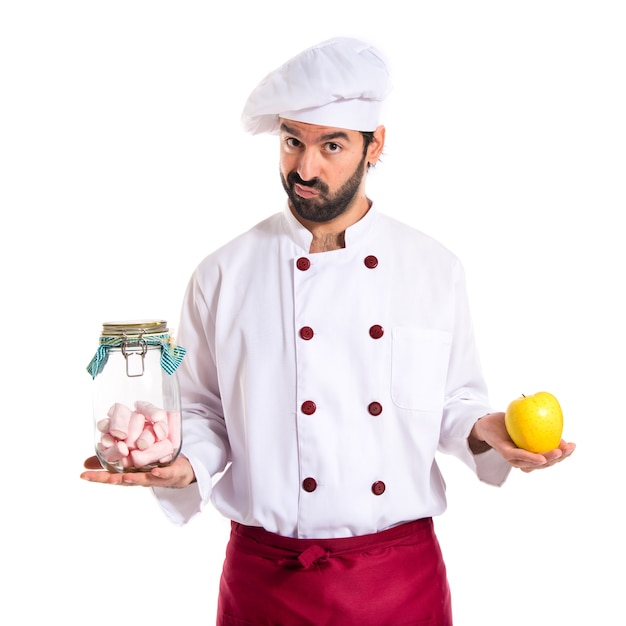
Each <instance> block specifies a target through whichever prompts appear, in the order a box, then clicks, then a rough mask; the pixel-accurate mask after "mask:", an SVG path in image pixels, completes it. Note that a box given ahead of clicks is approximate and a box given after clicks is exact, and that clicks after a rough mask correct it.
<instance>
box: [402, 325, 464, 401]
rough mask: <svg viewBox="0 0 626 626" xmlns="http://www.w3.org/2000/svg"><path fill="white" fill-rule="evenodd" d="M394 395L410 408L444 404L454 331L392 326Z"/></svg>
mask: <svg viewBox="0 0 626 626" xmlns="http://www.w3.org/2000/svg"><path fill="white" fill-rule="evenodd" d="M392 332H393V337H392V347H391V397H392V399H393V401H394V403H395V404H396V405H397V406H398V407H400V408H402V409H409V410H411V411H425V412H440V411H441V410H442V408H443V403H444V396H445V390H446V378H447V374H448V362H449V359H450V348H451V346H452V335H451V333H449V332H446V331H443V330H430V329H425V328H414V327H407V326H401V327H397V328H394V329H393V331H392Z"/></svg>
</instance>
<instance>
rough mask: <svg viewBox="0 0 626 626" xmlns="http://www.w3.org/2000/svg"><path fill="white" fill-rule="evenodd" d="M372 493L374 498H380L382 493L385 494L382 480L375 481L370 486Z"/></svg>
mask: <svg viewBox="0 0 626 626" xmlns="http://www.w3.org/2000/svg"><path fill="white" fill-rule="evenodd" d="M372 493H373V494H374V495H375V496H380V495H382V494H383V493H385V483H384V482H383V481H382V480H377V481H376V482H375V483H374V484H373V485H372Z"/></svg>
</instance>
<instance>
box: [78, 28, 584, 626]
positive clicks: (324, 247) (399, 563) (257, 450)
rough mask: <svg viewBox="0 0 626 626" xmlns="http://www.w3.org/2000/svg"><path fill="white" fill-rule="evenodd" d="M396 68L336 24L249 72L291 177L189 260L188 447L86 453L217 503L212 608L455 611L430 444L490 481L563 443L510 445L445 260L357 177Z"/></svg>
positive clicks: (534, 463) (169, 500) (132, 477)
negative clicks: (275, 63) (250, 220)
mask: <svg viewBox="0 0 626 626" xmlns="http://www.w3.org/2000/svg"><path fill="white" fill-rule="evenodd" d="M390 89H391V86H390V80H389V72H388V68H387V64H386V62H385V60H384V58H383V56H382V55H381V54H380V52H379V51H377V50H376V49H375V48H374V47H372V46H371V45H369V44H367V43H365V42H362V41H359V40H355V39H351V38H341V37H340V38H335V39H331V40H328V41H324V42H322V43H321V44H319V45H316V46H313V47H311V48H309V49H307V50H305V51H304V52H302V53H301V54H298V55H297V56H295V57H294V58H292V59H290V60H289V61H287V62H286V63H285V64H284V65H282V66H281V67H279V68H277V69H276V70H275V71H273V72H271V73H270V74H269V75H268V76H266V78H265V79H264V80H262V81H261V83H260V84H259V85H258V86H257V87H256V88H255V89H254V90H253V91H252V93H251V95H250V97H249V99H248V101H247V103H246V105H245V108H244V111H243V116H242V120H243V125H244V128H245V129H246V130H247V131H248V132H251V133H253V134H256V133H272V134H275V135H277V139H278V144H279V163H280V178H281V182H282V185H283V188H284V190H285V193H286V197H287V198H286V203H285V206H284V207H283V208H282V210H278V212H276V213H275V214H273V215H270V216H269V217H267V219H265V220H264V221H262V222H261V223H259V224H258V225H256V226H254V227H253V228H252V229H250V230H249V231H248V232H245V233H243V234H241V235H240V236H238V237H237V238H235V239H234V240H233V241H231V242H229V243H227V244H226V245H224V246H223V247H221V248H220V249H218V250H215V251H214V252H212V253H211V254H209V256H207V257H206V258H205V259H204V260H203V261H202V262H201V263H200V264H199V266H198V267H197V269H196V270H195V272H194V273H193V275H192V277H191V280H190V282H189V286H188V289H187V292H186V295H185V299H184V303H183V307H182V314H181V319H180V323H179V335H178V341H179V343H180V344H181V345H182V346H184V347H185V349H186V350H187V354H186V357H185V359H184V361H183V363H182V365H181V367H180V369H179V376H180V381H181V394H182V400H183V415H184V434H183V448H182V453H181V456H180V457H179V458H178V459H177V461H176V462H175V463H174V464H172V465H171V466H169V467H164V468H156V469H154V470H152V471H151V472H150V473H146V474H128V475H121V476H120V475H114V474H107V473H106V472H97V471H87V472H85V473H84V474H83V477H84V478H86V479H88V480H95V481H99V482H111V483H124V484H140V485H145V486H151V487H152V488H153V489H154V493H155V494H156V496H157V498H158V501H159V503H160V505H161V507H162V509H163V511H164V512H165V514H166V515H167V516H169V518H170V519H171V520H172V521H173V522H175V523H177V524H184V523H186V522H187V521H188V520H189V519H191V517H193V516H194V515H196V514H197V513H199V512H200V511H201V510H202V509H203V507H204V506H205V505H206V504H207V503H209V502H211V503H212V504H213V505H214V506H215V507H216V508H217V509H218V510H219V511H220V512H221V513H222V514H223V515H225V516H226V517H227V518H228V519H230V520H232V532H231V538H230V541H229V544H228V547H227V554H226V559H225V563H224V569H223V574H222V579H221V582H220V593H219V606H218V619H217V623H218V624H220V625H229V624H284V625H286V626H306V625H308V624H311V625H318V624H320V625H321V624H329V625H330V624H336V625H338V626H352V625H354V626H387V625H388V626H401V625H402V624H417V623H429V624H439V625H448V624H452V616H451V602H450V590H449V586H448V581H447V578H446V571H445V565H444V561H443V557H442V554H441V550H440V547H439V544H438V542H437V538H436V534H435V531H434V524H433V518H435V517H436V516H439V515H441V514H442V513H443V512H444V511H445V508H446V496H445V484H444V480H443V478H442V475H441V473H440V470H439V468H438V466H437V462H436V460H435V454H436V453H437V452H438V451H439V452H443V453H447V454H451V455H454V456H456V457H458V458H459V459H460V460H461V461H462V462H463V463H465V464H466V465H467V466H468V468H469V469H470V470H472V471H473V472H475V473H476V475H477V477H478V478H479V479H480V480H481V481H483V482H485V483H489V484H492V485H501V484H502V483H503V482H504V481H505V480H506V478H507V475H508V474H509V472H510V470H511V467H518V468H521V469H522V470H524V471H532V470H534V469H539V468H543V467H548V466H550V465H552V464H554V463H556V462H558V461H560V460H562V459H563V458H565V457H567V456H568V455H569V454H570V453H571V452H572V450H573V448H574V446H573V444H567V443H565V442H563V443H562V444H561V446H560V447H559V448H558V449H556V450H553V451H551V452H549V453H546V454H544V455H537V454H532V453H530V452H525V451H523V450H519V449H517V448H516V447H515V446H514V445H513V443H512V442H511V440H510V439H509V437H508V435H507V434H506V430H505V428H504V420H503V413H501V412H496V411H494V410H493V409H492V407H491V406H490V404H489V399H488V396H487V391H486V387H485V382H484V380H483V376H482V373H481V368H480V363H479V358H478V354H477V350H476V346H475V342H474V334H473V331H472V322H471V317H470V311H469V307H468V299H467V294H466V288H465V279H464V273H463V268H462V265H461V263H460V261H459V259H458V258H457V257H456V256H455V255H454V254H453V253H452V252H450V251H449V250H447V249H446V248H445V247H443V246H442V245H441V244H440V243H438V242H437V241H435V240H433V239H432V238H430V237H429V236H427V235H426V234H424V233H422V232H420V231H418V230H415V229H414V228H412V227H409V226H407V225H405V224H403V223H401V222H399V221H397V220H396V219H394V218H392V217H390V215H388V213H389V214H390V213H391V212H392V211H393V210H394V207H387V206H378V205H377V204H376V203H375V202H374V201H373V200H372V199H370V198H369V197H368V195H367V194H366V189H365V187H366V179H367V172H368V170H369V168H371V167H374V166H375V165H376V163H377V161H378V160H379V159H380V157H381V154H382V152H383V148H384V143H385V127H384V126H383V125H382V124H381V120H380V117H381V114H382V104H383V101H384V99H385V97H386V96H387V95H388V93H389V91H390ZM246 201H247V200H246ZM233 202H237V198H236V197H235V198H233ZM87 466H88V467H93V465H89V463H87ZM216 477H218V479H217V480H216ZM420 620H424V621H423V622H422V621H420ZM427 620H431V621H427Z"/></svg>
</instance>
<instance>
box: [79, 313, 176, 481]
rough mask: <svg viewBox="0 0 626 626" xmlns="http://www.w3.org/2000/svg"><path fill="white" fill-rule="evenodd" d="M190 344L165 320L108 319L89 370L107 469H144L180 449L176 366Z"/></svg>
mask: <svg viewBox="0 0 626 626" xmlns="http://www.w3.org/2000/svg"><path fill="white" fill-rule="evenodd" d="M184 355H185V349H184V348H182V347H181V346H176V345H175V344H174V341H173V338H172V337H171V335H170V332H169V330H168V328H167V322H165V321H162V320H146V321H135V322H107V323H104V324H103V325H102V334H101V336H100V345H99V347H98V350H97V351H96V354H95V355H94V357H93V359H92V360H91V362H90V363H89V365H88V366H87V371H88V372H89V373H90V374H91V377H92V379H93V419H94V434H95V441H94V445H95V450H96V455H97V457H98V459H99V460H100V463H101V465H102V467H103V468H104V469H107V470H109V471H115V472H145V471H149V470H151V469H152V468H154V467H159V466H161V467H162V466H165V465H169V464H170V463H172V462H173V461H174V460H175V459H176V457H177V456H178V454H179V453H180V447H181V443H182V424H181V406H180V389H179V385H178V377H177V375H176V369H177V368H178V366H179V365H180V363H181V361H182V359H183V357H184Z"/></svg>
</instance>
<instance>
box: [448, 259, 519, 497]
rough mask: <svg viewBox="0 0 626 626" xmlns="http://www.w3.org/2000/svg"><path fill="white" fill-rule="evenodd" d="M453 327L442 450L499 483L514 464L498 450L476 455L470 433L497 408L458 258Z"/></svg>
mask: <svg viewBox="0 0 626 626" xmlns="http://www.w3.org/2000/svg"><path fill="white" fill-rule="evenodd" d="M453 285H454V294H453V297H454V303H455V313H454V327H453V338H452V348H451V352H450V362H449V366H448V377H447V383H446V396H445V404H444V413H443V419H442V426H441V434H440V440H439V450H440V451H442V452H444V453H446V454H452V455H454V456H456V457H458V458H459V459H460V460H461V461H463V462H464V463H465V464H466V465H467V466H468V467H470V468H471V469H472V470H473V471H474V472H475V473H476V475H477V476H478V478H479V479H480V480H481V481H483V482H485V483H488V484H491V485H497V486H500V485H502V483H504V481H505V480H506V478H507V477H508V475H509V472H510V471H511V466H510V465H509V463H507V462H506V461H505V460H504V459H503V458H502V457H501V456H500V455H499V454H498V453H497V452H496V451H495V450H489V451H487V452H483V453H482V454H477V455H474V454H473V453H472V452H471V450H470V448H469V444H468V437H469V434H470V432H471V430H472V427H473V425H474V424H475V422H476V420H478V419H479V418H480V417H482V416H483V415H485V414H487V413H492V412H494V410H493V409H492V408H491V407H490V405H489V398H488V393H487V387H486V384H485V381H484V378H483V374H482V368H481V365H480V360H479V356H478V351H477V349H476V343H475V337H474V330H473V325H472V320H471V315H470V310H469V303H468V298H467V290H466V281H465V273H464V271H463V267H462V265H461V263H460V262H459V261H458V260H457V262H456V265H455V268H454V280H453Z"/></svg>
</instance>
